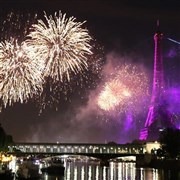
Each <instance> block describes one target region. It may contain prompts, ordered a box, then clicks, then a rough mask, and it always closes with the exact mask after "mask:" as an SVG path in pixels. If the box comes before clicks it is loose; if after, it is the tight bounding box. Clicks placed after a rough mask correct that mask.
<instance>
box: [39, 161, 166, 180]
mask: <svg viewBox="0 0 180 180" xmlns="http://www.w3.org/2000/svg"><path fill="white" fill-rule="evenodd" d="M163 179H164V178H163V177H162V173H160V170H157V169H152V168H136V164H135V163H133V162H130V163H127V162H118V163H117V162H116V163H114V162H111V163H110V165H109V167H105V166H100V165H99V164H98V163H92V162H91V163H87V162H86V163H83V162H70V163H67V164H66V169H65V175H64V177H56V176H54V177H53V176H51V177H50V176H46V177H45V176H43V177H42V180H163Z"/></svg>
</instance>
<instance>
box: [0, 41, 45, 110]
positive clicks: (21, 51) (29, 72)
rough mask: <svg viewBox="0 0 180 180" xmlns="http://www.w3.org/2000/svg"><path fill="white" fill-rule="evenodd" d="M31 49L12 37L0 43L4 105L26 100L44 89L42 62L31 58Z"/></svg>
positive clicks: (0, 86) (0, 83)
mask: <svg viewBox="0 0 180 180" xmlns="http://www.w3.org/2000/svg"><path fill="white" fill-rule="evenodd" d="M30 53H31V49H29V47H27V46H26V44H25V43H22V44H20V45H19V43H18V42H17V39H14V38H11V39H10V40H9V41H8V40H6V41H4V42H1V43H0V98H1V99H2V101H3V104H4V106H5V107H6V106H7V105H12V104H13V103H15V102H21V103H23V102H26V101H27V100H28V99H29V98H31V97H33V95H35V94H37V93H39V92H41V91H42V84H43V80H42V78H41V77H42V75H41V71H42V69H41V68H40V67H41V66H40V63H39V62H36V61H35V60H32V59H31V58H30V56H29V55H30Z"/></svg>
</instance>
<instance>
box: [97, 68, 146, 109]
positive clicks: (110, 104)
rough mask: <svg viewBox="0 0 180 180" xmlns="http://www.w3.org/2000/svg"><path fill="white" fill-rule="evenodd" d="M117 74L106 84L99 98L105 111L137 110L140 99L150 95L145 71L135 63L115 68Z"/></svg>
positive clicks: (99, 104)
mask: <svg viewBox="0 0 180 180" xmlns="http://www.w3.org/2000/svg"><path fill="white" fill-rule="evenodd" d="M114 74H115V75H113V77H111V78H110V79H109V80H108V81H107V82H106V83H105V85H104V87H103V89H102V91H101V92H100V94H99V96H98V100H97V104H98V106H99V107H100V108H101V109H102V110H104V111H114V110H118V111H126V109H128V108H130V107H131V108H132V109H133V110H134V111H136V108H137V104H138V103H139V102H140V99H141V98H143V97H145V96H148V95H149V94H148V79H147V75H146V73H145V72H143V71H142V70H141V69H140V68H138V67H137V66H133V65H124V66H122V67H118V68H117V69H116V70H115V73H114Z"/></svg>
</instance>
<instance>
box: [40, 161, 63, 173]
mask: <svg viewBox="0 0 180 180" xmlns="http://www.w3.org/2000/svg"><path fill="white" fill-rule="evenodd" d="M64 170H65V167H64V164H63V163H62V161H61V160H56V161H51V162H50V164H49V165H48V166H46V167H43V168H41V172H42V173H47V174H49V175H62V176H63V175H64Z"/></svg>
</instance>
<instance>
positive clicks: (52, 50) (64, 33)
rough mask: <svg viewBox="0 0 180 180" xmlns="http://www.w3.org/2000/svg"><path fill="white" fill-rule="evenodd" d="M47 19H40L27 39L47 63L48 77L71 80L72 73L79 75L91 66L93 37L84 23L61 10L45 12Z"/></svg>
mask: <svg viewBox="0 0 180 180" xmlns="http://www.w3.org/2000/svg"><path fill="white" fill-rule="evenodd" d="M44 17H45V22H44V21H43V20H38V23H37V24H33V25H32V31H31V32H30V34H29V35H28V37H29V39H28V40H26V42H27V44H28V46H31V47H33V50H34V51H35V52H36V57H37V59H38V60H42V61H43V62H44V66H45V69H44V77H51V78H52V79H53V80H54V82H55V81H63V80H64V78H66V79H68V80H70V74H71V72H73V73H74V74H77V73H78V72H79V71H82V70H83V69H84V68H85V67H87V65H88V63H87V56H88V55H91V54H92V52H91V46H90V41H91V39H92V38H91V37H90V35H89V34H88V31H87V29H83V28H82V25H83V24H84V22H82V23H81V22H76V21H75V20H76V19H75V18H74V17H70V18H66V15H65V14H64V15H63V14H62V13H61V12H59V13H55V14H54V17H53V16H49V17H48V16H47V15H46V13H45V15H44Z"/></svg>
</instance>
